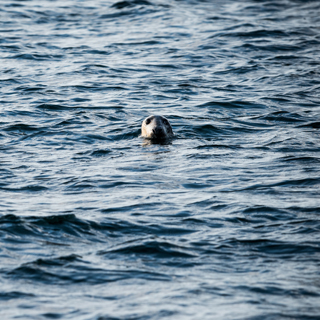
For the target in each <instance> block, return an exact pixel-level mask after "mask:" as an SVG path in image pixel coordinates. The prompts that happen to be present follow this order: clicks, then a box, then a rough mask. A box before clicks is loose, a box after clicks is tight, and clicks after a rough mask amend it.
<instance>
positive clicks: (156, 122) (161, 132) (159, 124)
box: [141, 116, 173, 140]
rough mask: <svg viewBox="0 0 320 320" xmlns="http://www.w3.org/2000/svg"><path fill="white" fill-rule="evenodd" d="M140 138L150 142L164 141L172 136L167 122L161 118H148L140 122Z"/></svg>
mask: <svg viewBox="0 0 320 320" xmlns="http://www.w3.org/2000/svg"><path fill="white" fill-rule="evenodd" d="M141 136H142V137H145V138H149V139H152V140H164V139H168V138H170V137H172V136H173V132H172V128H171V125H170V123H169V121H168V120H167V119H166V118H165V117H162V116H149V117H148V118H146V119H145V120H144V121H143V122H142V126H141Z"/></svg>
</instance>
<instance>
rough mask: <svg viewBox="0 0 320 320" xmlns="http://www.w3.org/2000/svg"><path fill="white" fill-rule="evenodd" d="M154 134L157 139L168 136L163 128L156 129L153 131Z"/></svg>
mask: <svg viewBox="0 0 320 320" xmlns="http://www.w3.org/2000/svg"><path fill="white" fill-rule="evenodd" d="M152 133H153V135H154V137H155V138H161V137H165V136H166V134H165V132H164V130H163V128H162V127H155V128H154V129H152Z"/></svg>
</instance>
